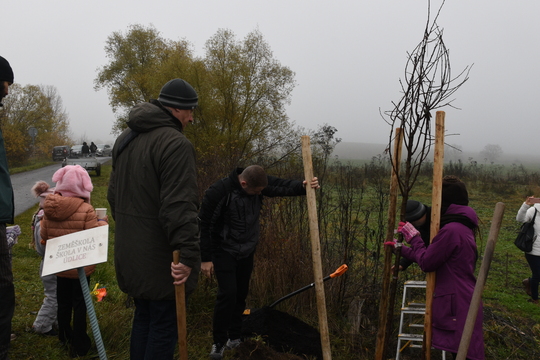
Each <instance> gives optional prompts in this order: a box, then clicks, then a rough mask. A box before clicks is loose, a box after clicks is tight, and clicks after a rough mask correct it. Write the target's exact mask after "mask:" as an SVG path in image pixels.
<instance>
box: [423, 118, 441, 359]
mask: <svg viewBox="0 0 540 360" xmlns="http://www.w3.org/2000/svg"><path fill="white" fill-rule="evenodd" d="M444 117H445V113H444V111H437V115H436V118H435V154H434V159H433V189H432V194H431V226H430V236H429V237H430V240H429V241H430V243H431V241H432V240H433V238H434V237H435V235H436V234H437V233H438V232H439V227H440V223H441V201H442V178H443V167H444ZM434 291H435V272H429V273H427V274H426V315H425V318H424V341H423V343H422V350H423V351H422V358H423V359H424V360H430V359H431V318H432V317H433V312H432V306H433V293H434Z"/></svg>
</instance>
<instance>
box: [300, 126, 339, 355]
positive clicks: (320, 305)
mask: <svg viewBox="0 0 540 360" xmlns="http://www.w3.org/2000/svg"><path fill="white" fill-rule="evenodd" d="M302 159H303V160H304V176H305V179H306V181H307V184H306V197H307V206H308V216H309V232H310V236H311V256H312V258H313V275H314V278H315V282H314V283H315V293H316V296H317V310H318V314H319V331H320V333H321V346H322V354H323V360H331V359H332V352H331V348H330V336H329V332H328V319H327V315H326V300H325V296H324V285H323V271H322V260H321V244H320V239H319V222H318V219H317V203H316V198H315V189H313V188H312V187H311V186H310V185H309V184H310V182H311V179H313V164H312V161H311V146H310V142H309V136H302Z"/></svg>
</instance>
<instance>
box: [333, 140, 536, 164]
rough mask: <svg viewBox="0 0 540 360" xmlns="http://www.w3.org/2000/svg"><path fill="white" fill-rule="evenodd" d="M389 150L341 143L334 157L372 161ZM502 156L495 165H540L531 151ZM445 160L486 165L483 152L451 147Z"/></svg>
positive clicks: (503, 154) (385, 145)
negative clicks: (475, 162)
mask: <svg viewBox="0 0 540 360" xmlns="http://www.w3.org/2000/svg"><path fill="white" fill-rule="evenodd" d="M387 148H388V144H371V143H356V142H340V143H339V144H337V145H336V148H335V150H334V153H333V155H334V156H338V157H339V159H341V160H370V159H371V158H373V157H374V156H377V155H380V154H383V153H384V152H385V149H387ZM501 149H502V150H503V153H502V155H501V156H500V157H499V158H498V159H497V160H496V161H495V162H494V164H503V165H511V164H525V165H539V166H540V155H538V154H536V153H534V152H533V151H531V152H530V153H529V154H516V153H506V152H505V151H504V148H503V147H502V146H501ZM444 151H445V153H444V160H445V162H449V161H458V160H461V161H462V162H464V163H468V162H469V161H477V162H478V163H479V164H484V163H486V160H485V158H484V157H482V154H481V153H480V152H481V151H467V150H466V149H464V150H463V151H458V150H456V149H453V148H451V147H449V146H446V147H445V150H444ZM428 159H429V160H433V157H432V156H431V157H428Z"/></svg>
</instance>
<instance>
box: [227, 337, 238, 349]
mask: <svg viewBox="0 0 540 360" xmlns="http://www.w3.org/2000/svg"><path fill="white" fill-rule="evenodd" d="M241 343H242V339H235V340H231V339H229V340H227V343H226V344H225V347H226V348H227V350H232V349H234V348H235V347H237V346H238V345H240V344H241Z"/></svg>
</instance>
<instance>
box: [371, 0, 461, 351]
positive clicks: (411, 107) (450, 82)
mask: <svg viewBox="0 0 540 360" xmlns="http://www.w3.org/2000/svg"><path fill="white" fill-rule="evenodd" d="M443 5H444V0H443V2H442V4H441V6H440V7H439V9H438V11H437V14H436V16H435V18H434V19H433V20H431V17H430V15H431V4H430V1H429V0H428V16H427V21H426V27H425V29H424V36H423V38H422V41H420V43H419V44H418V45H417V46H416V48H415V49H414V50H413V51H412V52H411V53H408V56H407V63H406V66H405V78H404V80H401V79H400V85H401V90H402V93H403V96H402V97H401V99H400V100H399V101H398V102H397V103H395V102H392V104H393V106H394V107H393V109H392V110H390V111H386V112H385V113H384V115H381V116H382V117H383V119H384V120H385V121H386V122H387V123H388V124H389V125H390V126H391V129H390V136H389V146H388V149H391V148H392V143H393V140H394V138H395V137H396V128H401V131H402V134H403V155H404V163H402V162H399V161H395V159H394V158H393V157H394V154H392V152H391V151H389V152H388V153H389V155H390V163H391V164H392V166H393V167H394V172H395V173H396V174H397V183H398V186H399V190H400V193H401V195H402V203H401V212H400V218H401V219H402V220H404V219H405V209H406V205H407V200H408V197H409V193H410V191H411V190H412V188H413V185H414V183H415V182H416V179H417V177H418V174H419V172H420V170H421V165H422V162H424V160H425V159H426V158H427V156H428V154H429V153H430V150H431V145H432V142H433V140H434V136H433V135H432V128H431V116H432V115H431V113H432V111H434V110H436V109H440V108H442V107H445V106H452V102H453V99H452V98H451V97H452V96H453V94H454V93H455V92H456V91H457V90H458V89H459V88H460V87H461V85H463V83H465V82H466V81H467V80H468V78H469V77H468V75H469V71H470V66H467V67H466V68H465V69H464V70H463V71H462V72H461V73H460V74H459V75H458V76H457V77H455V78H453V77H452V75H451V67H450V56H449V51H448V49H447V48H446V45H445V43H444V41H443V30H442V28H440V27H439V25H438V24H437V19H438V17H439V14H440V12H441V9H442V7H443ZM452 107H453V106H452ZM387 240H391V239H387ZM400 241H401V240H400ZM395 258H396V259H395V262H394V263H395V264H396V265H395V266H394V270H393V271H394V276H393V277H392V283H391V285H390V286H389V287H390V295H389V300H388V302H386V301H381V311H383V312H384V311H387V312H388V318H387V319H386V320H387V321H386V322H385V321H384V318H383V317H382V316H381V319H379V321H380V322H381V323H380V324H379V326H380V327H381V326H382V327H384V329H385V330H386V336H382V335H381V332H382V331H383V330H382V329H379V338H381V339H383V341H382V342H381V343H378V347H377V354H376V355H377V356H380V358H384V353H385V350H386V347H387V346H386V344H387V341H388V336H389V333H390V328H391V324H392V312H393V309H394V301H395V292H396V287H397V273H398V271H399V258H400V248H399V247H398V249H397V250H396V257H395ZM387 259H388V260H391V259H389V258H386V257H385V262H386V261H388V260H387ZM387 269H388V270H389V271H390V266H386V265H385V273H384V277H383V284H382V286H383V289H387V286H388V285H389V279H390V273H389V271H387ZM384 293H385V292H384V291H383V293H382V294H383V295H384ZM384 304H388V308H387V309H386V310H383V309H382V307H384ZM384 322H385V323H384ZM382 323H384V324H382Z"/></svg>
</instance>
